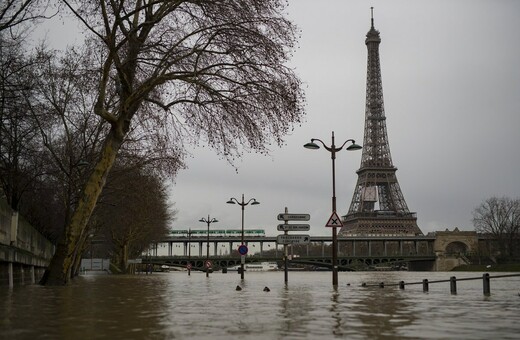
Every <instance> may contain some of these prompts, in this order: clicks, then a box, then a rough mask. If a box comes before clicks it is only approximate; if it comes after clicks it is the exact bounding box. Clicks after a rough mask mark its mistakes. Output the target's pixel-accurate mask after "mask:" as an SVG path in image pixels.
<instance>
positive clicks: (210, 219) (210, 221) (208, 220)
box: [199, 215, 218, 277]
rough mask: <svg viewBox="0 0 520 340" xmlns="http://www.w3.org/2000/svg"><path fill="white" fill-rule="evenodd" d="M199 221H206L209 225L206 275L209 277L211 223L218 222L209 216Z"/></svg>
mask: <svg viewBox="0 0 520 340" xmlns="http://www.w3.org/2000/svg"><path fill="white" fill-rule="evenodd" d="M199 222H204V223H206V224H207V225H208V234H207V236H208V237H207V246H206V277H209V225H210V224H211V223H216V222H218V221H217V219H216V218H209V215H208V218H207V219H205V218H204V217H203V218H201V219H200V220H199Z"/></svg>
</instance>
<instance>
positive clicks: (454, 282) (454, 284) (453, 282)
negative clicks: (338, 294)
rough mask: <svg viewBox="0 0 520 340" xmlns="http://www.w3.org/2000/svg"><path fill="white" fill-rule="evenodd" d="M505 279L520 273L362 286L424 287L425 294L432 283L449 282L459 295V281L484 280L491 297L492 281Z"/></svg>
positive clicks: (483, 283)
mask: <svg viewBox="0 0 520 340" xmlns="http://www.w3.org/2000/svg"><path fill="white" fill-rule="evenodd" d="M504 277H520V273H519V274H505V275H494V276H491V275H489V273H485V274H482V276H481V277H465V278H461V279H457V278H456V277H455V276H451V277H450V278H449V279H448V280H433V281H429V280H428V279H424V280H422V281H419V282H404V281H399V283H390V284H385V283H384V282H380V283H378V284H367V283H362V284H361V286H362V287H380V288H384V287H385V286H386V287H391V286H399V289H404V288H405V286H410V285H422V286H423V292H428V291H429V285H430V284H431V283H443V282H449V283H450V293H451V294H457V281H469V280H482V292H483V293H484V295H486V296H489V295H491V283H490V281H491V279H499V278H504Z"/></svg>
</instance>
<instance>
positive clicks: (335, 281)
mask: <svg viewBox="0 0 520 340" xmlns="http://www.w3.org/2000/svg"><path fill="white" fill-rule="evenodd" d="M315 141H317V142H320V143H321V145H323V147H324V148H325V150H327V151H328V152H330V155H331V158H332V213H335V212H336V165H335V160H336V152H339V151H341V150H342V149H343V147H344V146H345V144H347V143H348V142H351V143H352V144H350V145H349V146H348V147H347V151H354V150H359V149H361V148H362V147H361V146H360V145H357V144H356V141H355V140H353V139H347V140H346V141H345V142H344V143H343V144H342V145H341V146H340V147H339V148H337V147H336V145H334V131H332V144H331V145H330V146H327V145H326V144H325V143H324V142H323V141H322V140H321V139H317V138H312V139H311V142H310V143H307V144H305V145H304V147H305V148H307V149H311V150H317V149H319V148H320V146H319V145H318V144H316V143H315ZM337 243H338V236H337V230H336V227H332V285H333V286H334V287H337V286H338V245H337Z"/></svg>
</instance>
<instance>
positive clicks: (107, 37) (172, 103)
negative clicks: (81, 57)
mask: <svg viewBox="0 0 520 340" xmlns="http://www.w3.org/2000/svg"><path fill="white" fill-rule="evenodd" d="M84 3H85V2H83V1H80V2H75V3H73V2H71V1H67V4H68V5H69V7H70V9H71V10H73V11H74V12H75V13H76V14H77V15H78V16H79V17H80V18H81V20H83V21H84V23H85V25H86V27H88V29H89V30H90V31H91V32H92V33H93V35H94V36H95V37H97V39H98V40H97V41H98V45H97V46H98V48H99V50H93V51H92V53H99V54H100V55H102V56H103V64H102V66H101V67H102V69H101V70H102V73H101V76H100V80H101V81H100V87H99V97H98V102H97V104H98V107H97V108H98V111H96V112H97V114H99V115H101V116H102V117H103V118H104V119H106V120H107V121H108V122H111V123H112V124H115V123H116V122H118V121H121V120H129V119H131V118H132V117H133V116H134V114H136V113H133V112H130V113H129V112H128V111H126V112H125V110H128V109H130V110H131V109H132V108H133V107H135V106H136V105H137V106H139V105H140V106H139V114H138V115H139V117H138V118H137V121H135V122H133V123H132V129H133V130H132V131H133V132H139V135H142V133H143V131H142V130H144V131H147V132H149V131H154V132H155V134H146V135H147V136H148V137H150V136H152V135H153V136H155V138H154V139H153V140H152V139H149V142H151V143H153V144H154V145H155V146H156V147H158V148H160V147H159V146H163V147H167V145H170V146H171V145H179V143H180V140H181V139H186V138H187V137H190V136H191V137H194V139H198V138H199V137H201V138H203V142H208V143H209V144H210V145H211V146H213V147H214V148H215V149H217V150H218V151H219V152H220V153H221V154H223V155H225V156H229V157H232V156H233V155H235V154H236V153H240V151H241V150H251V149H253V150H257V151H259V152H266V151H268V145H269V144H270V142H272V141H274V142H275V143H277V144H281V143H282V137H283V135H284V134H286V133H287V132H288V131H289V130H290V129H291V127H292V124H293V123H297V122H299V121H300V119H301V116H302V113H303V110H302V102H303V96H302V92H301V90H300V82H299V80H298V78H297V77H296V76H295V75H294V73H293V71H292V70H291V69H290V68H288V67H287V66H286V61H287V58H288V56H289V54H290V52H291V50H292V49H293V48H294V43H295V33H296V28H295V27H294V26H293V25H292V24H291V23H290V22H289V21H287V20H286V19H285V18H283V17H282V15H281V12H282V10H283V8H284V6H282V5H281V4H280V1H267V0H258V1H255V0H247V1H244V0H242V1H237V0H225V1H213V0H212V1H149V0H144V1H117V2H115V1H99V2H98V1H95V2H93V3H92V2H91V3H87V4H84ZM109 89H113V91H112V92H113V93H116V94H117V95H118V96H119V98H118V101H111V100H109V98H108V97H107V93H110V91H109ZM186 133H188V134H186ZM129 139H130V140H132V138H131V137H130V138H129Z"/></svg>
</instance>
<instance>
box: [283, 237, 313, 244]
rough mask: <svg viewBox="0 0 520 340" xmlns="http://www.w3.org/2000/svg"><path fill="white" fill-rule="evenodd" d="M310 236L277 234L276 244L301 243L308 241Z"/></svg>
mask: <svg viewBox="0 0 520 340" xmlns="http://www.w3.org/2000/svg"><path fill="white" fill-rule="evenodd" d="M310 241H311V237H310V236H309V235H278V236H277V237H276V243H278V244H302V243H309V242H310Z"/></svg>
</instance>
